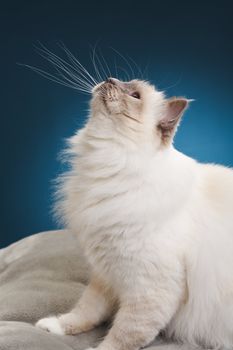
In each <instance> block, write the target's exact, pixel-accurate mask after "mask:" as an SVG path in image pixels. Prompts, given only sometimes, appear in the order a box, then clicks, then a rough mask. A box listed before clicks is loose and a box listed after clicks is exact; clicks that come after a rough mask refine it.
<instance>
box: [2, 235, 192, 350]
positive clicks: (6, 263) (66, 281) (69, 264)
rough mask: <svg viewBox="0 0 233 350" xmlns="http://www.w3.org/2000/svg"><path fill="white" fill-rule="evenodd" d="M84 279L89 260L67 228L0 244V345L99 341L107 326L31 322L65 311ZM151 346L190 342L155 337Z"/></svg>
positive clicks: (6, 349)
mask: <svg viewBox="0 0 233 350" xmlns="http://www.w3.org/2000/svg"><path fill="white" fill-rule="evenodd" d="M87 281H88V266H87V264H86V262H85V259H84V257H83V255H82V252H81V251H80V249H79V245H78V242H77V239H76V237H75V235H72V234H71V233H70V232H67V231H51V232H45V233H40V234H36V235H33V236H31V237H27V238H25V239H23V240H21V241H19V242H17V243H14V244H12V245H11V246H9V247H7V248H5V249H2V250H0V350H21V349H22V350H72V349H74V350H84V349H86V348H88V347H90V346H95V345H96V344H98V342H99V341H100V340H101V338H102V337H103V336H104V334H105V333H106V326H102V327H98V328H97V329H95V330H93V331H91V332H87V333H83V334H80V335H77V336H56V335H53V334H50V333H47V332H45V331H42V330H40V329H37V328H35V327H34V323H35V322H36V321H37V320H38V319H40V318H42V317H46V316H48V315H54V314H59V313H64V312H67V311H69V310H70V309H71V308H72V307H73V306H74V304H75V303H76V302H77V300H78V298H79V296H80V295H81V293H82V291H83V289H84V288H85V284H86V283H87ZM150 349H151V350H153V349H154V350H178V349H179V350H180V349H182V350H191V347H189V346H186V345H183V346H181V345H178V344H172V343H169V344H168V343H165V342H163V340H162V339H159V340H156V341H155V342H153V344H151V345H150ZM119 350H120V349H119Z"/></svg>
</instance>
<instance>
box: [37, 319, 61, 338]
mask: <svg viewBox="0 0 233 350" xmlns="http://www.w3.org/2000/svg"><path fill="white" fill-rule="evenodd" d="M35 326H36V327H38V328H40V329H43V330H44V331H46V332H50V333H54V334H58V335H64V334H65V330H64V329H63V327H62V325H61V323H60V321H59V319H58V318H57V317H47V318H42V319H41V320H39V321H38V322H37V323H36V324H35Z"/></svg>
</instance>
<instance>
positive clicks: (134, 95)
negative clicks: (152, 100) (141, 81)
mask: <svg viewBox="0 0 233 350" xmlns="http://www.w3.org/2000/svg"><path fill="white" fill-rule="evenodd" d="M130 96H132V97H134V98H137V99H138V100H139V99H140V94H139V92H137V91H134V92H133V93H132V94H130Z"/></svg>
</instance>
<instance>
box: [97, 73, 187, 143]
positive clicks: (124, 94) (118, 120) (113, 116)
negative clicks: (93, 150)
mask: <svg viewBox="0 0 233 350" xmlns="http://www.w3.org/2000/svg"><path fill="white" fill-rule="evenodd" d="M188 103H189V100H187V99H186V98H184V97H174V98H171V99H166V98H165V95H164V94H163V92H160V91H158V90H157V89H156V88H155V87H154V86H153V85H151V84H149V83H148V82H146V81H142V80H131V81H129V82H123V81H120V80H118V79H115V78H109V79H107V80H106V81H104V82H102V83H100V84H98V85H96V86H95V87H94V88H93V91H92V100H91V118H92V119H94V120H95V122H98V123H102V127H104V123H105V124H108V125H110V124H111V125H112V127H113V128H114V129H115V130H116V132H120V133H121V134H124V135H125V136H126V137H127V136H130V138H131V139H132V138H133V139H135V141H136V142H138V140H139V139H144V140H147V141H148V142H150V140H151V141H152V142H156V143H157V145H161V146H167V145H169V144H171V143H172V140H173V136H174V134H175V131H176V129H177V126H178V124H179V122H180V119H181V116H182V115H183V113H184V111H185V109H186V108H187V106H188ZM98 128H101V124H99V125H98Z"/></svg>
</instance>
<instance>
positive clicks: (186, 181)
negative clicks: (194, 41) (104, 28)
mask: <svg viewBox="0 0 233 350" xmlns="http://www.w3.org/2000/svg"><path fill="white" fill-rule="evenodd" d="M188 102H189V101H188V100H187V99H185V98H173V99H166V98H165V96H164V94H163V93H161V92H159V91H157V90H156V89H155V88H154V87H153V86H151V85H150V84H149V83H147V82H144V81H139V80H132V81H130V82H121V81H119V80H117V79H113V78H109V79H108V80H107V81H106V82H103V83H101V84H99V85H97V86H96V87H95V88H94V89H93V97H92V101H91V112H90V117H89V120H88V122H87V124H86V126H85V127H84V129H82V130H80V131H78V132H77V134H76V135H75V136H74V137H72V138H71V139H70V154H71V166H72V167H71V170H70V172H69V173H68V174H65V175H64V181H63V183H62V186H61V193H62V197H63V199H62V201H61V202H60V203H59V205H58V211H59V215H61V216H62V217H63V219H64V222H65V224H66V225H67V227H69V229H70V230H72V231H75V232H77V236H78V238H79V241H80V244H81V245H82V247H83V250H84V252H85V255H86V257H87V259H88V261H89V263H90V266H91V268H92V276H91V280H90V284H89V285H88V286H87V288H86V290H85V292H84V294H83V296H82V297H81V300H79V302H78V304H77V305H76V306H75V308H74V309H73V310H72V311H71V312H70V313H68V314H65V315H62V316H59V317H55V316H54V317H49V318H45V319H42V320H40V321H38V323H37V326H38V327H40V328H43V329H46V330H47V331H50V332H53V333H57V334H77V333H80V332H83V331H87V330H90V329H92V328H93V327H95V326H97V325H98V324H100V323H101V322H103V321H105V320H107V319H109V318H110V317H112V316H113V315H114V321H113V325H112V328H111V329H110V331H109V333H108V334H107V336H106V337H105V339H104V340H103V342H102V343H100V345H99V346H98V350H136V349H139V348H141V347H144V346H145V345H147V344H148V343H150V342H151V341H152V340H153V339H154V338H155V337H156V335H157V334H158V333H159V332H160V331H161V330H164V331H165V333H166V335H167V337H173V338H174V339H176V340H179V341H182V342H184V343H189V344H195V345H202V346H204V347H217V346H226V347H229V348H231V349H232V348H233V171H232V170H230V169H227V168H225V167H222V166H215V165H205V164H199V163H198V162H196V161H195V160H193V159H191V158H189V157H187V156H185V155H184V154H182V153H180V152H178V151H177V150H175V149H174V147H173V145H172V140H173V136H174V133H175V131H176V128H177V125H178V124H179V121H180V118H181V116H182V114H183V112H184V110H185V109H186V107H187V106H188Z"/></svg>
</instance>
